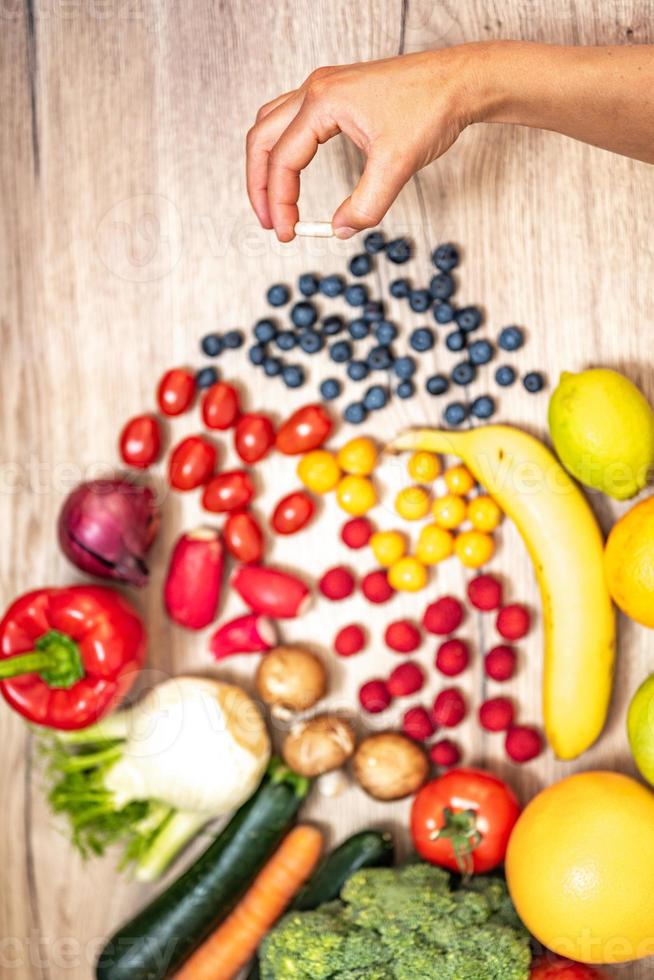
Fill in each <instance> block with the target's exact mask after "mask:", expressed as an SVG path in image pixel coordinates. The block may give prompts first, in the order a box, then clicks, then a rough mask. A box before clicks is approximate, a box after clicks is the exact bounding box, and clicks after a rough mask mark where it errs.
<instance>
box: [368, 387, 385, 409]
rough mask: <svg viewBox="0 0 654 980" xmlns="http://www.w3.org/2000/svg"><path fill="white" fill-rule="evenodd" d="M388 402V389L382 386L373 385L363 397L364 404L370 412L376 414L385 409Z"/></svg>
mask: <svg viewBox="0 0 654 980" xmlns="http://www.w3.org/2000/svg"><path fill="white" fill-rule="evenodd" d="M387 401H388V395H387V394H386V389H385V388H382V386H381V385H371V387H370V388H368V390H367V391H366V393H365V395H364V396H363V404H364V406H365V407H366V408H367V409H368V411H369V412H375V411H377V410H378V409H380V408H383V407H384V405H385V404H386V402H387Z"/></svg>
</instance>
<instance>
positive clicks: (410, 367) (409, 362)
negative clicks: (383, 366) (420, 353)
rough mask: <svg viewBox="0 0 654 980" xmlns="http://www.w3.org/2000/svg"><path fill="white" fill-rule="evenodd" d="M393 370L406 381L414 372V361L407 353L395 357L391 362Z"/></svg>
mask: <svg viewBox="0 0 654 980" xmlns="http://www.w3.org/2000/svg"><path fill="white" fill-rule="evenodd" d="M393 370H394V371H395V373H396V375H397V376H398V378H400V379H401V380H402V381H408V380H409V378H412V377H413V375H414V374H415V373H416V362H415V360H414V358H413V357H410V356H409V355H408V354H407V355H406V356H405V357H397V358H396V359H395V363H394V364H393Z"/></svg>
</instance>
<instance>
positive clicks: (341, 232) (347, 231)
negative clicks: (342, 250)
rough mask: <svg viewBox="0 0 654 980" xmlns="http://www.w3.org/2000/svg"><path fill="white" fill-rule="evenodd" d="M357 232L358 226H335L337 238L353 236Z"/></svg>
mask: <svg viewBox="0 0 654 980" xmlns="http://www.w3.org/2000/svg"><path fill="white" fill-rule="evenodd" d="M356 233H357V230H356V228H347V227H345V228H334V234H335V235H336V237H337V238H342V239H346V238H352V235H356Z"/></svg>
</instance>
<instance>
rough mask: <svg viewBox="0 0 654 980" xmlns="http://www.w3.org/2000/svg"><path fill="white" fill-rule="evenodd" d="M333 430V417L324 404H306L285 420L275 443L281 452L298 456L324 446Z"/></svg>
mask: <svg viewBox="0 0 654 980" xmlns="http://www.w3.org/2000/svg"><path fill="white" fill-rule="evenodd" d="M331 431H332V420H331V417H330V415H329V413H328V412H327V410H326V409H325V408H324V407H323V406H322V405H320V404H319V403H318V404H315V405H304V406H303V407H302V408H298V410H297V412H293V414H292V415H291V417H290V418H289V419H287V420H286V422H284V424H283V425H282V427H281V428H280V430H279V432H278V433H277V439H276V440H275V445H276V447H277V449H278V450H279V451H280V453H284V455H286V456H297V455H299V454H300V453H308V452H310V450H312V449H317V448H318V446H322V444H323V442H324V441H325V439H326V438H327V436H328V435H329V433H330V432H331Z"/></svg>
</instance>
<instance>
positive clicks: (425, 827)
mask: <svg viewBox="0 0 654 980" xmlns="http://www.w3.org/2000/svg"><path fill="white" fill-rule="evenodd" d="M519 815H520V805H519V804H518V801H517V799H516V798H515V795H514V794H513V791H512V790H511V789H509V787H508V786H507V785H506V783H503V782H502V780H501V779H499V778H498V777H497V776H494V775H492V773H489V772H484V770H483V769H463V768H461V769H451V770H450V771H449V772H446V773H445V775H444V776H441V777H440V778H439V779H434V780H432V781H431V782H430V783H427V785H426V786H423V788H422V789H421V790H420V792H419V793H418V795H417V796H416V798H415V800H414V801H413V807H412V810H411V835H412V837H413V843H414V845H415V848H416V850H417V852H418V854H420V856H421V857H423V858H424V859H425V860H426V861H430V862H431V863H432V864H439V865H441V866H442V867H444V868H451V869H452V870H453V871H472V872H474V873H475V874H479V873H480V872H485V871H490V870H491V869H492V868H495V867H497V865H498V864H501V863H502V861H503V860H504V855H505V853H506V846H507V844H508V842H509V837H510V835H511V831H512V830H513V826H514V824H515V822H516V820H517V819H518V817H519ZM445 829H447V834H442V835H439V831H444V830H445Z"/></svg>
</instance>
